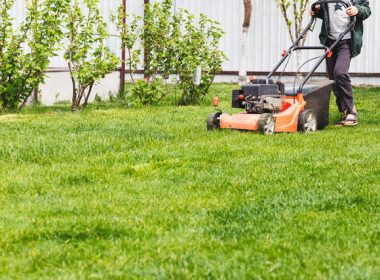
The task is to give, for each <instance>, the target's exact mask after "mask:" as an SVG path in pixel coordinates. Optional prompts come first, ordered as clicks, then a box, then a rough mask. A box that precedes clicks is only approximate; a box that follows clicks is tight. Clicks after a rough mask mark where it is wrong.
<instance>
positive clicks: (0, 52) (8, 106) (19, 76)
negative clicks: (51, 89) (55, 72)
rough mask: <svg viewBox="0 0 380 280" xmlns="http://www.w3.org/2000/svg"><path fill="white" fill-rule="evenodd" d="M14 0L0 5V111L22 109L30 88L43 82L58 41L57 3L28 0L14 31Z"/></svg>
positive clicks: (59, 4) (61, 4) (60, 8)
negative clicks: (0, 109) (11, 14)
mask: <svg viewBox="0 0 380 280" xmlns="http://www.w3.org/2000/svg"><path fill="white" fill-rule="evenodd" d="M13 4H14V0H4V1H1V3H0V96H1V106H2V109H3V110H16V109H22V108H23V107H24V106H25V104H26V102H27V100H28V98H29V97H30V96H31V94H32V92H33V90H34V89H36V88H38V86H39V85H40V84H41V83H43V82H44V80H45V71H46V69H47V67H48V66H49V63H50V58H51V57H53V56H54V55H55V51H56V50H57V49H58V43H59V41H60V40H61V38H62V31H61V28H60V25H61V20H62V17H61V15H62V11H63V9H64V7H65V6H66V3H65V1H61V0H29V1H28V2H27V11H26V18H25V20H24V22H23V23H22V24H21V27H19V28H14V26H13V19H12V18H11V17H10V9H11V8H12V6H13Z"/></svg>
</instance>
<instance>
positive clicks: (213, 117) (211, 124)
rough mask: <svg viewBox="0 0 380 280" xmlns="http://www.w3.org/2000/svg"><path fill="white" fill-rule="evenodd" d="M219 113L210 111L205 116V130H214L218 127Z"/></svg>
mask: <svg viewBox="0 0 380 280" xmlns="http://www.w3.org/2000/svg"><path fill="white" fill-rule="evenodd" d="M221 115H222V114H221V113H212V114H210V115H209V116H208V118H207V130H214V129H218V128H220V119H219V118H220V116H221Z"/></svg>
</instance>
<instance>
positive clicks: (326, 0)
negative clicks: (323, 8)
mask: <svg viewBox="0 0 380 280" xmlns="http://www.w3.org/2000/svg"><path fill="white" fill-rule="evenodd" d="M333 3H340V4H343V6H345V7H346V8H349V7H351V6H352V2H351V1H350V2H349V3H347V2H345V1H342V0H318V1H317V2H315V3H314V4H312V5H311V9H312V10H313V11H315V6H316V5H321V4H333Z"/></svg>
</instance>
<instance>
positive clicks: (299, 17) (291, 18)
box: [276, 0, 310, 67]
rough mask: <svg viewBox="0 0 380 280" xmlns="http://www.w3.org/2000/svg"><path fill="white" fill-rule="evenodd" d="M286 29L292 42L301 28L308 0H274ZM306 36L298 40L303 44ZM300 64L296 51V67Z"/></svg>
mask: <svg viewBox="0 0 380 280" xmlns="http://www.w3.org/2000/svg"><path fill="white" fill-rule="evenodd" d="M276 2H277V5H278V7H279V8H280V11H281V14H282V15H283V17H284V19H285V22H286V26H287V29H288V33H289V37H290V40H291V41H292V42H293V43H294V42H295V40H296V39H297V38H298V37H299V35H300V34H301V32H302V30H303V25H302V24H303V20H304V16H305V12H306V10H307V7H308V4H309V2H310V1H309V0H276ZM305 40H306V37H305V38H304V39H303V40H302V41H301V42H300V45H301V46H303V45H304V44H305ZM300 64H301V53H300V52H299V51H297V67H299V66H300Z"/></svg>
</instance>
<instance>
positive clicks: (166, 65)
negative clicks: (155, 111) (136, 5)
mask: <svg viewBox="0 0 380 280" xmlns="http://www.w3.org/2000/svg"><path fill="white" fill-rule="evenodd" d="M173 10H174V9H173V0H164V1H162V2H155V3H152V4H149V3H147V4H146V6H145V15H144V19H143V23H142V22H140V20H141V18H136V17H133V18H132V19H131V20H130V21H129V22H130V24H127V25H123V14H122V12H121V10H119V16H118V18H117V20H116V22H117V25H118V31H119V34H120V37H121V39H122V42H123V45H125V46H126V48H127V50H128V53H129V56H128V57H129V58H128V59H127V60H126V64H127V65H128V66H129V68H130V69H129V70H130V73H131V80H132V82H133V83H134V84H135V85H134V87H133V88H132V96H133V97H135V98H136V99H137V100H138V101H139V103H141V104H143V105H150V104H155V103H158V102H159V101H161V100H162V99H163V98H164V97H165V96H167V95H168V94H170V93H171V92H173V91H174V90H175V88H176V87H177V86H179V88H180V89H181V90H182V96H181V104H193V103H196V102H197V101H198V99H199V98H201V97H202V96H204V95H205V94H206V93H207V92H208V90H209V87H210V86H211V84H212V82H213V81H214V77H215V75H216V73H217V72H218V71H219V70H220V69H221V65H222V62H223V61H224V59H225V56H224V54H223V52H221V51H220V50H219V42H220V39H221V37H222V35H223V34H224V33H223V31H222V29H221V28H220V25H219V24H218V23H217V22H215V21H212V20H210V19H209V18H207V17H206V16H205V15H201V16H200V18H199V20H198V21H196V20H195V17H194V16H193V15H191V14H190V13H189V12H188V11H186V10H179V11H175V12H174V11H173ZM139 26H143V28H139ZM139 46H144V49H145V50H146V51H147V52H146V53H145V55H144V58H145V61H144V70H145V79H144V80H140V81H136V80H135V79H134V78H133V72H134V70H135V69H136V67H137V65H138V64H139V63H140V56H141V51H140V50H139ZM196 69H202V77H201V78H200V81H199V83H198V82H197V81H195V79H194V76H195V73H196ZM171 76H177V78H178V79H171Z"/></svg>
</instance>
